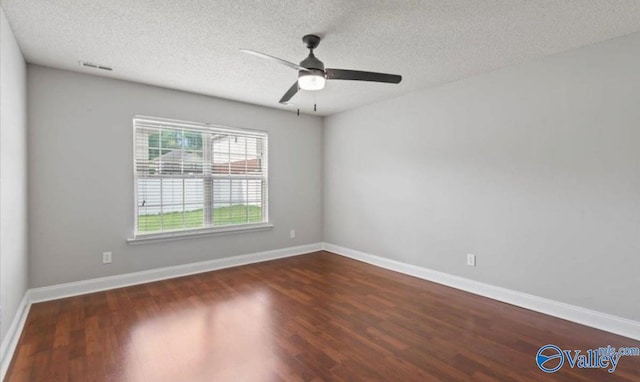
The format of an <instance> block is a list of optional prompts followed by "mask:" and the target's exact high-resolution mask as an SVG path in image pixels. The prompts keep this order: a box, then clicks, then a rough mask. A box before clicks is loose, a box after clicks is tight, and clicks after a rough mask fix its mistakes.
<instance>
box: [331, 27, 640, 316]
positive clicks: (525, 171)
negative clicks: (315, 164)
mask: <svg viewBox="0 0 640 382" xmlns="http://www.w3.org/2000/svg"><path fill="white" fill-rule="evenodd" d="M638 68H640V34H633V35H629V36H626V37H623V38H619V39H615V40H611V41H608V42H605V43H602V44H598V45H593V46H589V47H585V48H581V49H578V50H574V51H570V52H566V53H563V54H559V55H555V56H552V57H547V58H544V59H541V60H539V61H536V62H532V63H527V64H523V65H519V66H514V67H509V68H505V69H502V70H498V71H495V72H492V73H488V74H484V75H481V76H478V77H473V78H469V79H465V80H462V81H458V82H455V83H451V84H447V85H444V86H441V87H437V88H433V89H427V90H422V91H418V92H415V93H412V94H408V95H405V96H402V97H400V98H397V99H393V100H390V101H386V102H381V103H377V104H373V105H369V106H365V107H362V108H359V109H356V110H353V111H348V112H344V113H341V114H338V115H334V116H331V117H328V118H327V119H326V121H325V135H324V187H325V188H324V239H325V241H326V242H329V243H332V244H336V245H341V246H344V247H348V248H351V249H355V250H360V251H364V252H367V253H371V254H374V255H378V256H383V257H386V258H390V259H394V260H398V261H402V262H406V263H410V264H414V265H418V266H423V267H427V268H431V269H435V270H438V271H442V272H446V273H449V274H453V275H459V276H463V277H467V278H470V279H474V280H478V281H482V282H487V283H490V284H494V285H498V286H502V287H506V288H509V289H513V290H517V291H522V292H525V293H531V294H534V295H537V296H542V297H546V298H550V299H554V300H558V301H563V302H567V303H570V304H575V305H578V306H582V307H586V308H590V309H595V310H598V311H602V312H607V313H610V314H614V315H619V316H622V317H627V318H630V319H635V320H640V294H639V293H637V287H638V275H639V272H640V146H639V144H640V107H639V105H640V104H639V100H640V70H638ZM406 80H407V81H410V79H406ZM467 253H475V254H476V255H477V267H476V268H472V267H467V266H466V265H465V258H466V254H467Z"/></svg>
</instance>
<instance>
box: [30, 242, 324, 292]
mask: <svg viewBox="0 0 640 382" xmlns="http://www.w3.org/2000/svg"><path fill="white" fill-rule="evenodd" d="M321 249H322V243H314V244H308V245H301V246H297V247H288V248H282V249H275V250H272V251H265V252H257V253H251V254H247V255H240V256H232V257H225V258H222V259H215V260H207V261H200V262H197V263H190V264H182V265H175V266H172V267H166V268H158V269H151V270H148V271H141V272H134V273H125V274H123V275H115V276H108V277H100V278H97V279H91V280H84V281H77V282H72V283H66V284H58V285H53V286H48V287H42V288H33V289H30V290H29V292H30V297H31V301H32V302H33V303H36V302H42V301H49V300H56V299H59V298H64V297H71V296H78V295H81V294H87V293H93V292H100V291H104V290H109V289H115V288H122V287H126V286H131V285H137V284H144V283H149V282H153V281H159V280H166V279H172V278H175V277H182V276H188V275H192V274H196V273H202V272H209V271H215V270H218V269H224V268H230V267H237V266H240V265H246V264H252V263H259V262H262V261H268V260H275V259H280V258H284V257H290V256H296V255H302V254H305V253H309V252H315V251H320V250H321Z"/></svg>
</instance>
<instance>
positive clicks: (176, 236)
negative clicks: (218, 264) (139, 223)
mask: <svg viewBox="0 0 640 382" xmlns="http://www.w3.org/2000/svg"><path fill="white" fill-rule="evenodd" d="M272 228H273V224H271V223H258V224H243V225H235V226H227V227H216V228H204V229H190V230H184V231H172V232H161V233H151V234H142V235H138V236H135V237H132V238H128V239H127V242H128V243H129V244H134V245H135V244H145V243H155V242H159V241H167V240H184V239H191V238H197V237H203V236H211V235H223V234H232V233H242V232H255V231H265V230H269V229H272Z"/></svg>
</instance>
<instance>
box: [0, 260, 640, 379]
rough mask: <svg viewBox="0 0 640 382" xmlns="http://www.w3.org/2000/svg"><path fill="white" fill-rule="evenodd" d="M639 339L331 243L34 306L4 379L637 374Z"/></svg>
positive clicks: (639, 376) (597, 376)
mask: <svg viewBox="0 0 640 382" xmlns="http://www.w3.org/2000/svg"><path fill="white" fill-rule="evenodd" d="M546 344H555V345H557V346H559V347H560V348H562V349H582V350H584V351H586V350H587V349H592V348H598V347H601V346H606V345H611V346H615V347H621V346H630V347H635V346H640V342H639V341H634V340H631V339H628V338H624V337H620V336H616V335H613V334H610V333H606V332H602V331H599V330H596V329H592V328H588V327H585V326H581V325H578V324H574V323H571V322H568V321H564V320H560V319H556V318H553V317H549V316H545V315H542V314H538V313H535V312H532V311H528V310H525V309H521V308H517V307H514V306H511V305H507V304H504V303H500V302H497V301H494V300H490V299H487V298H483V297H479V296H476V295H472V294H469V293H465V292H462V291H459V290H455V289H452V288H448V287H445V286H442V285H438V284H434V283H431V282H427V281H424V280H420V279H417V278H413V277H410V276H406V275H402V274H399V273H395V272H391V271H387V270H384V269H380V268H376V267H374V266H371V265H367V264H364V263H361V262H358V261H354V260H350V259H347V258H344V257H341V256H338V255H334V254H330V253H328V252H317V253H312V254H308V255H302V256H296V257H291V258H286V259H282V260H276V261H270V262H265V263H259V264H253V265H247V266H242V267H237V268H231V269H225V270H220V271H215V272H208V273H202V274H198V275H194V276H188V277H182V278H177V279H172V280H166V281H159V282H154V283H150V284H145V285H139V286H132V287H127V288H121V289H115V290H111V291H106V292H99V293H93V294H89V295H84V296H78V297H71V298H66V299H61V300H56V301H50V302H44V303H39V304H34V305H33V306H32V308H31V311H30V313H29V316H28V318H27V322H26V325H25V329H24V331H23V333H22V336H21V338H20V341H19V344H18V348H17V350H16V352H15V356H14V359H13V361H12V364H11V366H10V368H9V371H8V373H7V376H6V381H145V382H146V381H171V382H175V381H260V382H263V381H264V382H266V381H280V380H283V381H322V380H324V381H334V380H338V381H373V380H383V381H437V380H441V381H469V380H476V381H526V380H531V381H640V357H622V358H621V360H620V362H619V364H618V366H617V369H616V371H615V372H614V373H613V374H610V373H608V372H606V371H605V370H602V369H577V368H575V369H572V368H570V367H569V366H568V365H567V364H566V363H565V365H564V366H563V367H562V368H561V369H560V371H558V372H556V373H554V374H546V373H543V372H542V371H541V370H540V369H539V368H538V367H537V365H536V363H535V355H536V352H537V351H538V349H539V348H540V347H541V346H543V345H546Z"/></svg>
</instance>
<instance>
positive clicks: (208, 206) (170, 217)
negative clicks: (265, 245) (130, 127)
mask: <svg viewBox="0 0 640 382" xmlns="http://www.w3.org/2000/svg"><path fill="white" fill-rule="evenodd" d="M133 124H134V131H135V132H134V137H135V138H134V140H135V142H134V146H135V154H134V155H135V165H134V167H135V169H134V171H135V188H136V190H135V201H136V214H135V216H136V221H135V236H136V237H138V236H143V235H154V234H163V233H171V234H175V233H187V232H188V233H192V232H200V231H201V232H209V231H219V230H221V229H220V228H222V227H227V228H229V227H235V228H252V227H254V228H255V226H256V225H259V224H261V223H266V222H268V215H267V134H266V133H264V132H258V131H251V130H241V129H233V128H227V127H213V126H208V125H204V124H196V123H187V122H177V121H170V120H163V119H152V118H146V117H145V118H142V117H136V118H134V120H133Z"/></svg>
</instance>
